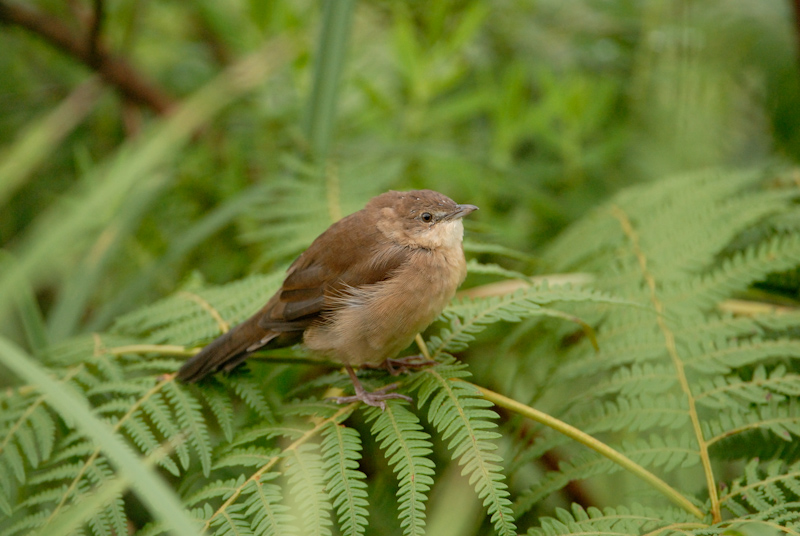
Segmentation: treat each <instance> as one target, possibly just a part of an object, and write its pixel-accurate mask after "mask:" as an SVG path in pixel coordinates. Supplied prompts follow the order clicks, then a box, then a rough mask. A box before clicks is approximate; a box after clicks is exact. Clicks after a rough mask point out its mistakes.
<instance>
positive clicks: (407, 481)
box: [366, 400, 434, 536]
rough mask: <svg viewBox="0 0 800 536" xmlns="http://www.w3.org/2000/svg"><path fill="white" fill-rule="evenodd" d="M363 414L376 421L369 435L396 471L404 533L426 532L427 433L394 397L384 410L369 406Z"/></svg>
mask: <svg viewBox="0 0 800 536" xmlns="http://www.w3.org/2000/svg"><path fill="white" fill-rule="evenodd" d="M366 417H367V421H375V422H374V423H373V424H372V434H373V435H374V436H375V441H376V442H377V443H378V444H379V445H380V447H381V448H382V449H383V450H384V455H385V456H386V459H387V460H388V462H389V464H390V465H392V466H394V472H395V473H396V474H397V478H398V481H399V489H398V490H397V507H398V510H399V512H400V525H401V526H402V527H403V533H404V534H406V535H408V536H421V535H423V534H425V501H427V499H428V497H427V492H428V491H429V490H430V488H431V485H432V484H433V474H434V472H433V467H434V465H433V462H432V461H431V460H430V458H428V455H429V454H431V447H432V445H431V442H430V441H429V438H430V436H429V435H428V434H427V433H426V432H425V431H424V430H423V429H422V426H421V425H420V424H419V420H418V419H417V416H416V415H414V414H413V413H411V412H410V411H408V410H407V409H406V408H405V407H404V406H403V405H402V404H401V403H400V402H398V401H396V400H387V401H386V410H385V411H381V410H380V409H379V408H374V407H373V408H369V409H368V410H367V414H366Z"/></svg>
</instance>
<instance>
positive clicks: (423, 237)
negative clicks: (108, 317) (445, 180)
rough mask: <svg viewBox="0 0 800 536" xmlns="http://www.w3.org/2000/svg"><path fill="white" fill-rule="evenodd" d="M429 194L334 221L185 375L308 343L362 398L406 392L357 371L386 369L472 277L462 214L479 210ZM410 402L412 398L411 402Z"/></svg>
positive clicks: (377, 399)
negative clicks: (378, 385) (370, 388)
mask: <svg viewBox="0 0 800 536" xmlns="http://www.w3.org/2000/svg"><path fill="white" fill-rule="evenodd" d="M477 208H478V207H476V206H474V205H458V204H456V203H455V202H454V201H453V200H452V199H450V198H449V197H447V196H445V195H443V194H440V193H438V192H434V191H431V190H412V191H410V192H395V191H390V192H387V193H385V194H381V195H379V196H377V197H374V198H372V199H371V200H370V201H369V203H367V206H366V207H364V208H363V209H362V210H359V211H358V212H356V213H354V214H351V215H349V216H347V217H345V218H343V219H341V220H339V221H338V222H336V223H334V224H333V225H331V226H330V227H329V228H328V229H327V230H326V231H325V232H324V233H322V234H321V235H320V236H319V237H317V239H316V240H314V242H313V243H312V244H311V246H309V248H308V249H307V250H306V251H305V252H304V253H303V254H301V255H300V256H299V257H298V258H297V260H295V261H294V262H293V263H292V265H291V266H290V267H289V269H288V271H287V274H286V279H285V280H284V282H283V286H282V287H281V288H280V290H278V291H277V292H276V293H275V295H274V296H272V298H270V300H269V301H268V302H267V304H266V305H265V306H264V307H262V308H261V310H260V311H258V312H257V313H256V314H254V315H253V316H252V317H250V318H249V319H247V320H245V321H244V322H243V323H241V324H239V325H238V326H236V327H235V328H233V329H231V330H230V331H228V332H227V333H225V334H223V335H221V336H220V337H218V338H217V339H216V340H214V341H212V342H211V343H210V344H209V345H208V346H206V347H205V348H203V349H202V350H201V351H200V352H199V353H198V354H197V355H195V356H193V357H192V358H191V359H189V360H188V361H187V362H186V363H185V364H184V365H183V367H181V369H180V370H179V371H178V376H177V377H178V379H180V380H182V381H184V382H196V381H198V380H200V379H201V378H203V377H205V376H207V375H209V374H213V373H215V372H217V371H219V370H223V369H224V370H226V371H229V370H232V369H233V368H235V367H236V366H237V365H239V364H240V363H241V362H242V361H243V360H244V359H246V358H247V357H248V356H249V355H250V354H251V353H253V352H255V351H256V350H259V349H261V348H264V347H267V348H277V347H281V346H288V345H291V344H295V343H298V342H300V341H301V340H302V342H303V343H304V344H305V346H306V347H307V348H308V349H309V350H311V351H312V352H313V353H315V354H317V355H319V356H320V357H324V358H327V359H330V360H333V361H337V362H339V363H342V364H344V366H345V368H346V369H347V372H348V374H349V375H350V378H351V379H352V381H353V386H354V388H355V396H351V397H340V398H337V399H336V401H337V402H339V403H346V402H352V401H354V400H360V401H362V402H364V403H366V404H369V405H370V406H379V407H382V408H383V407H385V402H383V401H384V400H386V399H389V398H404V399H409V398H408V397H407V396H404V395H400V394H396V393H386V391H388V390H391V389H393V388H395V387H396V385H390V386H388V387H384V388H382V389H379V390H377V391H374V392H367V391H365V390H364V388H363V386H362V385H361V382H359V380H358V378H357V377H356V374H355V372H354V370H353V367H360V366H371V367H376V366H381V365H388V367H389V368H390V370H391V364H392V362H393V361H394V360H393V358H394V357H395V356H396V355H397V354H398V353H399V352H400V351H402V350H403V349H404V348H406V347H408V346H409V345H410V344H411V342H412V341H413V340H414V337H415V336H416V334H417V333H419V332H420V331H422V330H424V329H425V328H426V327H427V326H428V325H429V324H430V323H431V322H433V320H434V319H435V318H436V317H437V316H439V314H441V312H442V310H443V309H444V308H445V306H446V305H447V303H448V302H449V301H450V299H451V298H452V297H453V295H454V294H455V292H456V289H457V288H458V286H459V285H460V284H461V283H462V282H463V281H464V278H465V277H466V274H467V267H466V261H465V260H464V250H463V247H462V238H463V236H464V226H463V224H462V222H461V218H462V217H464V216H466V215H467V214H469V213H471V212H472V211H474V210H477ZM409 400H410V399H409Z"/></svg>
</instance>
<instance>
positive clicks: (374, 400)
mask: <svg viewBox="0 0 800 536" xmlns="http://www.w3.org/2000/svg"><path fill="white" fill-rule="evenodd" d="M398 386H399V384H397V383H392V384H389V385H387V386H385V387H381V388H380V389H376V390H374V391H372V392H368V391H365V390H363V389H356V394H354V395H352V396H337V397H335V398H332V399H331V400H333V401H334V402H336V403H337V404H349V403H350V402H359V401H360V402H363V403H365V404H366V405H368V406H375V407H377V408H381V411H386V402H385V401H386V400H391V399H400V400H408V401H409V402H413V401H414V400H413V399H412V398H411V397H410V396H406V395H401V394H400V393H387V392H386V391H391V390H393V389H397V387H398Z"/></svg>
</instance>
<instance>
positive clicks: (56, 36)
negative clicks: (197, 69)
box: [0, 0, 175, 115]
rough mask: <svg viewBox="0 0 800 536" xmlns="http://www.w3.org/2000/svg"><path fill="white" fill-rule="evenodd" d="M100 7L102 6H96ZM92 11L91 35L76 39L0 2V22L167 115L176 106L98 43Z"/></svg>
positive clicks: (51, 21) (48, 20) (39, 16)
mask: <svg viewBox="0 0 800 536" xmlns="http://www.w3.org/2000/svg"><path fill="white" fill-rule="evenodd" d="M95 6H96V8H97V9H100V8H99V7H98V6H102V4H101V3H98V4H95ZM97 15H98V12H97V11H96V12H95V21H94V22H93V24H92V28H91V29H90V32H91V35H89V36H86V37H78V38H76V37H75V36H73V35H72V32H71V31H70V29H69V28H68V27H67V26H66V25H64V24H63V23H62V22H61V21H60V20H58V19H56V18H54V17H50V16H49V15H46V14H44V13H40V12H37V11H34V10H32V9H29V8H27V7H23V6H21V5H16V4H12V3H9V2H5V1H3V0H0V23H6V24H13V25H16V26H20V27H22V28H25V29H26V30H28V31H30V32H32V33H34V34H36V35H37V36H39V37H41V38H42V39H44V40H45V41H46V42H48V43H50V44H51V45H53V46H54V47H56V48H57V49H59V50H61V51H62V52H65V53H67V54H68V55H70V56H73V57H74V58H76V59H78V60H79V61H80V62H81V63H83V64H85V65H86V66H88V67H89V68H91V69H94V70H96V71H97V72H98V73H99V74H100V76H102V77H103V79H104V80H105V81H106V82H107V83H108V84H110V85H112V86H114V87H116V88H117V89H118V90H119V91H120V92H121V93H122V94H123V95H124V96H125V98H127V99H129V100H131V101H133V102H135V103H137V104H141V105H143V106H147V107H149V108H151V109H153V110H154V111H155V112H157V113H158V114H162V115H163V114H166V113H168V112H169V111H170V110H171V109H172V108H173V106H174V105H175V103H174V102H173V100H172V98H171V97H170V96H168V95H167V94H166V93H165V92H164V91H162V90H161V89H160V88H158V87H156V86H155V85H153V84H152V83H151V82H150V81H148V80H146V79H145V77H144V76H143V75H142V74H141V73H139V72H137V71H136V70H135V69H134V68H133V67H132V66H131V65H130V64H129V63H128V62H127V61H125V60H124V59H123V58H119V57H115V56H114V55H112V54H111V53H110V52H109V51H108V50H107V49H106V48H105V47H104V46H103V44H102V43H101V42H99V39H98V35H97V33H98V32H99V28H100V20H99V19H98V18H97Z"/></svg>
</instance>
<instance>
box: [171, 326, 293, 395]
mask: <svg viewBox="0 0 800 536" xmlns="http://www.w3.org/2000/svg"><path fill="white" fill-rule="evenodd" d="M278 335H279V333H277V332H270V331H265V330H263V329H261V328H258V326H257V325H255V322H251V321H247V322H244V323H242V324H239V325H238V326H236V327H235V328H233V329H231V330H230V331H228V332H227V333H223V334H222V335H220V336H219V337H217V338H216V339H214V340H213V341H211V342H210V343H209V344H208V346H206V347H205V348H203V349H202V350H200V352H198V353H197V354H195V355H194V356H192V357H191V358H190V359H189V360H188V361H187V362H186V363H184V364H183V366H182V367H181V368H180V370H179V371H178V375H177V378H178V379H179V380H180V381H182V382H186V383H193V382H196V381H199V380H201V379H203V378H205V377H206V376H208V375H209V374H214V373H215V372H219V371H220V370H226V371H230V370H233V369H234V368H236V367H237V366H238V365H239V364H240V363H241V362H242V361H244V360H245V359H247V357H248V356H249V355H250V354H251V353H252V352H254V351H255V350H257V349H259V348H260V347H262V346H264V345H265V344H267V343H268V342H269V341H270V340H272V339H274V338H275V337H277V336H278Z"/></svg>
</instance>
